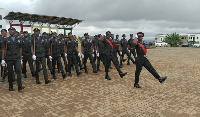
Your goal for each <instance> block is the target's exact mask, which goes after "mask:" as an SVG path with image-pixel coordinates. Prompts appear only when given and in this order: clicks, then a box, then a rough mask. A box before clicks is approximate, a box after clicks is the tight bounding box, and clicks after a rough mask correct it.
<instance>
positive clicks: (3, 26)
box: [0, 8, 6, 30]
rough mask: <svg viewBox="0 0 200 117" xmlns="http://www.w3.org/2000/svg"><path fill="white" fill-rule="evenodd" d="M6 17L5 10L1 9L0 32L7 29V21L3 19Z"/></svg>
mask: <svg viewBox="0 0 200 117" xmlns="http://www.w3.org/2000/svg"><path fill="white" fill-rule="evenodd" d="M4 17H5V9H4V8H0V30H1V29H6V21H5V20H4V19H3V18H4Z"/></svg>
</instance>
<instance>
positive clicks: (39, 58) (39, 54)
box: [31, 28, 51, 84]
mask: <svg viewBox="0 0 200 117" xmlns="http://www.w3.org/2000/svg"><path fill="white" fill-rule="evenodd" d="M33 31H34V34H33V36H32V39H31V41H32V53H33V56H32V58H33V60H34V61H35V63H36V70H35V77H36V83H37V84H41V82H40V80H39V68H40V67H39V65H40V63H41V64H42V70H43V75H44V80H45V84H48V83H50V82H51V81H50V80H48V75H47V68H46V59H45V44H46V43H45V40H44V39H42V37H40V36H39V34H40V29H38V28H35V29H34V30H33ZM34 43H35V44H34ZM34 46H35V47H34ZM34 48H35V49H34ZM34 51H35V52H34ZM34 53H35V55H34Z"/></svg>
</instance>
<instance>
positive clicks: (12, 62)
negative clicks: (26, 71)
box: [6, 59, 22, 88]
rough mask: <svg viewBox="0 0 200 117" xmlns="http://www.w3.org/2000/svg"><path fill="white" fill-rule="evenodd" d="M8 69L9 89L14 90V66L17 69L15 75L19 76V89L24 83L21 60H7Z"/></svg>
mask: <svg viewBox="0 0 200 117" xmlns="http://www.w3.org/2000/svg"><path fill="white" fill-rule="evenodd" d="M6 63H7V67H8V82H9V87H10V88H13V83H12V81H13V66H14V69H15V73H16V74H17V84H18V87H21V86H22V81H21V60H20V59H17V60H6Z"/></svg>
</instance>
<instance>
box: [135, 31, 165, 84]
mask: <svg viewBox="0 0 200 117" xmlns="http://www.w3.org/2000/svg"><path fill="white" fill-rule="evenodd" d="M143 37H144V33H142V32H138V33H137V34H136V36H135V39H134V40H133V45H134V46H135V49H136V58H135V64H136V71H135V83H134V87H136V88H141V86H140V85H139V84H138V83H139V75H140V72H141V70H142V67H143V66H144V67H145V68H146V69H147V70H148V71H149V72H150V73H151V74H152V75H153V76H154V77H155V78H156V79H157V80H158V81H159V82H160V83H163V82H164V81H165V80H166V79H167V76H165V77H160V76H159V74H158V73H157V72H156V70H155V69H154V68H153V66H152V65H151V63H150V61H149V60H148V59H147V56H146V54H147V50H146V48H145V46H144V45H143V44H142V39H143Z"/></svg>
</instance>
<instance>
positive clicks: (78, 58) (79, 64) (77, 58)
mask: <svg viewBox="0 0 200 117" xmlns="http://www.w3.org/2000/svg"><path fill="white" fill-rule="evenodd" d="M76 60H77V64H78V66H79V67H80V68H81V58H80V57H79V56H78V53H76Z"/></svg>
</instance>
